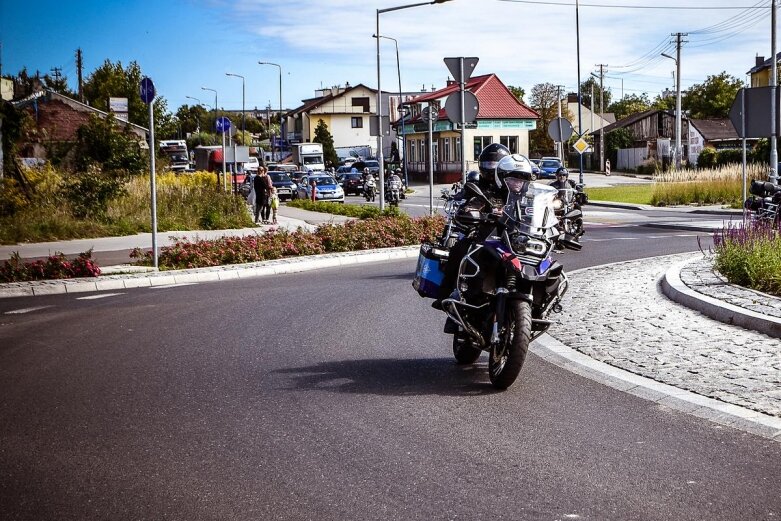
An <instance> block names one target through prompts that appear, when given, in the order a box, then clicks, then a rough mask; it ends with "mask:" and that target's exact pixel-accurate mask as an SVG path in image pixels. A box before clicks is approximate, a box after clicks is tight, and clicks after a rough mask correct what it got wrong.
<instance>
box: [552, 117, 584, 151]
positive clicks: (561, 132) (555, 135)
mask: <svg viewBox="0 0 781 521" xmlns="http://www.w3.org/2000/svg"><path fill="white" fill-rule="evenodd" d="M572 132H573V130H572V123H570V122H569V121H568V120H566V119H564V118H556V119H554V120H552V121H551V122H550V123H549V124H548V135H549V136H550V138H551V139H552V140H553V141H560V142H561V141H568V140H569V138H571V137H572ZM559 136H561V137H559ZM582 153H583V152H581V154H582Z"/></svg>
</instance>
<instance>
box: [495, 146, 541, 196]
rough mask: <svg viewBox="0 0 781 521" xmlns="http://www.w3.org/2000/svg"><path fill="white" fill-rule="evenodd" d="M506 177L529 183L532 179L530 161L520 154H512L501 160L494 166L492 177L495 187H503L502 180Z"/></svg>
mask: <svg viewBox="0 0 781 521" xmlns="http://www.w3.org/2000/svg"><path fill="white" fill-rule="evenodd" d="M508 177H515V178H517V179H520V180H522V181H531V180H532V177H533V173H532V164H531V161H529V160H528V159H526V157H525V156H522V155H521V154H512V155H510V156H507V157H505V158H502V159H501V160H500V161H499V164H498V165H496V174H495V175H494V181H495V182H496V186H497V187H498V188H500V189H501V188H502V187H503V186H504V180H505V179H506V178H508Z"/></svg>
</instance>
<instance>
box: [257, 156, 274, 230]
mask: <svg viewBox="0 0 781 521" xmlns="http://www.w3.org/2000/svg"><path fill="white" fill-rule="evenodd" d="M252 184H253V187H254V188H255V223H256V224H257V222H258V217H260V219H261V220H262V222H263V224H268V218H269V214H270V213H271V206H270V203H271V201H270V196H271V189H272V188H273V184H272V183H271V178H270V177H269V176H268V174H267V173H266V167H260V168H258V175H256V176H255V180H254V181H253V183H252Z"/></svg>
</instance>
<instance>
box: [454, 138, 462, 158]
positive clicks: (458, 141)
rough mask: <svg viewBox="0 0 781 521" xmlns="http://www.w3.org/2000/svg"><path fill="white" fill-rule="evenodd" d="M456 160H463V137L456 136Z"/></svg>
mask: <svg viewBox="0 0 781 521" xmlns="http://www.w3.org/2000/svg"><path fill="white" fill-rule="evenodd" d="M455 156H456V161H458V162H459V163H460V162H461V138H460V137H457V138H456V154H455Z"/></svg>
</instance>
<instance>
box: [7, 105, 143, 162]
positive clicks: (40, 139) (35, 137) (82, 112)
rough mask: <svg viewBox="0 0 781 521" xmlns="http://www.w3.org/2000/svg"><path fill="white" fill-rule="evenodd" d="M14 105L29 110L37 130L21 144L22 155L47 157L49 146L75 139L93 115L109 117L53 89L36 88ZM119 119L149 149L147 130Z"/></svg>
mask: <svg viewBox="0 0 781 521" xmlns="http://www.w3.org/2000/svg"><path fill="white" fill-rule="evenodd" d="M12 104H13V105H14V107H16V108H17V109H19V110H24V111H26V112H27V113H28V114H29V115H30V117H31V118H32V121H33V122H34V123H35V131H34V132H29V133H27V134H26V136H27V137H26V139H24V141H23V142H22V143H20V148H19V155H20V157H31V158H39V159H46V158H47V157H46V147H47V146H50V145H52V144H59V143H70V142H74V141H76V132H77V131H78V129H79V127H81V126H82V125H84V124H86V123H88V122H89V118H90V116H91V115H92V114H95V115H97V116H98V117H100V118H105V117H107V116H108V113H107V112H104V111H102V110H99V109H96V108H94V107H90V106H89V105H85V104H84V103H81V102H79V101H76V100H75V99H72V98H69V97H68V96H64V95H62V94H59V93H57V92H54V91H51V90H41V91H37V92H35V93H33V94H31V95H29V96H27V97H26V98H22V99H20V100H18V101H14V102H12ZM116 121H117V124H118V125H120V126H126V127H128V128H129V129H130V131H132V132H134V133H135V134H136V135H137V136H138V139H139V144H140V145H141V146H142V147H144V148H146V146H147V145H146V139H147V132H148V131H147V129H145V128H144V127H141V126H139V125H135V124H133V123H127V122H125V121H123V120H122V119H117V120H116Z"/></svg>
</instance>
